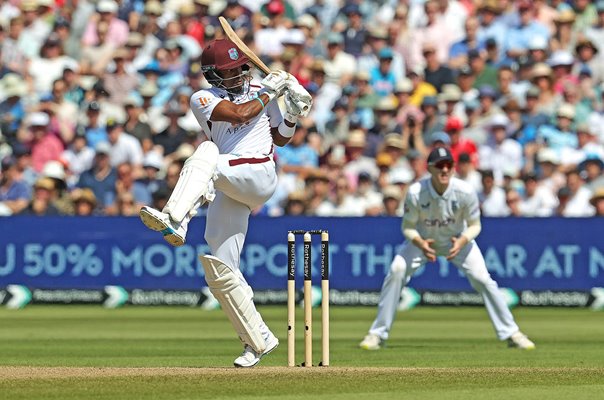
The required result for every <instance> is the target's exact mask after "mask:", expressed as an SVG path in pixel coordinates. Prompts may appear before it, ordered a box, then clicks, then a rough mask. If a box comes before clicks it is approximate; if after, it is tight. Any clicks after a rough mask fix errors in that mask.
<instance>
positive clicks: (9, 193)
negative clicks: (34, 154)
mask: <svg viewBox="0 0 604 400" xmlns="http://www.w3.org/2000/svg"><path fill="white" fill-rule="evenodd" d="M0 171H1V172H0V216H9V215H13V214H18V213H20V212H21V211H22V210H23V209H25V207H27V205H28V203H29V199H30V197H31V188H30V187H29V186H28V185H27V184H26V183H25V182H23V181H22V180H21V179H20V177H19V174H20V172H19V170H18V168H17V160H16V159H15V157H13V156H7V157H5V158H4V159H3V160H2V163H1V167H0Z"/></svg>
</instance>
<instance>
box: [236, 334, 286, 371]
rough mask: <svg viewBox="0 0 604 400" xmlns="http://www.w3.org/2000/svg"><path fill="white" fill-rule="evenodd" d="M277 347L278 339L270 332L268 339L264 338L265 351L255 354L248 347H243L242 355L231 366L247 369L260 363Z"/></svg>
mask: <svg viewBox="0 0 604 400" xmlns="http://www.w3.org/2000/svg"><path fill="white" fill-rule="evenodd" d="M277 346H279V339H277V337H275V335H273V333H272V332H269V334H268V337H267V338H266V349H265V350H264V351H263V352H262V353H257V352H256V351H255V350H254V349H252V347H251V346H250V345H247V344H246V345H245V347H244V348H243V353H241V355H240V356H239V357H237V358H236V359H235V361H234V362H233V364H235V367H237V368H249V367H253V366H254V365H256V364H258V363H259V362H260V359H261V358H262V357H263V356H265V355H267V354H268V353H270V352H271V351H273V350H275V349H276V348H277Z"/></svg>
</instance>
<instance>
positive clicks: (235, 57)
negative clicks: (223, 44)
mask: <svg viewBox="0 0 604 400" xmlns="http://www.w3.org/2000/svg"><path fill="white" fill-rule="evenodd" d="M229 57H230V59H231V60H239V52H238V51H237V49H236V48H234V47H231V48H230V49H229Z"/></svg>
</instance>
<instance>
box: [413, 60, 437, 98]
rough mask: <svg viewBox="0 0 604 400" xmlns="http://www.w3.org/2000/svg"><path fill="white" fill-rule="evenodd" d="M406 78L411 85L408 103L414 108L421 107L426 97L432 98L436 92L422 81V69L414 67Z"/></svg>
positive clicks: (423, 76)
mask: <svg viewBox="0 0 604 400" xmlns="http://www.w3.org/2000/svg"><path fill="white" fill-rule="evenodd" d="M408 78H409V79H410V80H411V84H412V85H413V91H412V92H411V98H410V99H409V103H410V104H412V105H414V106H417V107H419V106H421V105H422V104H423V102H424V98H426V97H434V96H435V95H436V94H437V93H438V92H437V91H436V88H435V87H434V86H432V85H431V84H429V83H428V82H426V81H425V80H424V78H425V75H424V69H423V68H421V67H419V68H418V67H416V68H414V69H413V70H411V71H409V75H408Z"/></svg>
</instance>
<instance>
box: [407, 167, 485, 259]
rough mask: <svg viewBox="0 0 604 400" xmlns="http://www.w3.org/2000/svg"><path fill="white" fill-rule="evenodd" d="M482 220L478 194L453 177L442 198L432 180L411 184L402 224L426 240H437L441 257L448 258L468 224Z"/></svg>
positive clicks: (436, 243) (436, 247)
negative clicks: (453, 243) (407, 225)
mask: <svg viewBox="0 0 604 400" xmlns="http://www.w3.org/2000/svg"><path fill="white" fill-rule="evenodd" d="M479 218H480V207H479V203H478V196H477V195H476V191H475V190H474V188H472V186H470V185H469V184H468V183H466V182H464V181H462V180H461V179H458V178H454V177H452V178H451V180H450V181H449V186H448V187H447V190H445V192H444V193H443V194H442V196H441V195H439V194H438V193H437V192H436V190H435V189H434V187H433V186H432V182H431V178H430V177H428V178H424V179H422V180H420V181H419V182H416V183H414V184H412V185H411V186H410V187H409V190H408V192H407V197H406V198H405V214H404V217H403V223H405V221H406V223H407V224H409V223H411V224H412V225H413V226H415V229H417V231H418V232H419V234H420V235H421V237H422V238H423V239H434V244H433V248H434V249H435V250H436V252H437V254H438V255H446V254H447V253H448V251H449V249H450V248H451V245H452V243H451V238H452V237H456V236H459V235H460V234H461V233H462V232H463V231H464V230H465V229H466V227H467V221H472V220H477V219H479Z"/></svg>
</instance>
